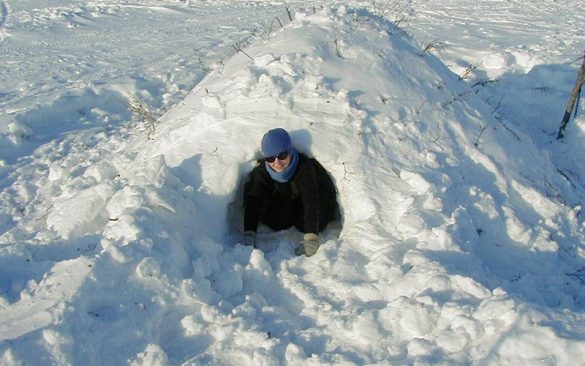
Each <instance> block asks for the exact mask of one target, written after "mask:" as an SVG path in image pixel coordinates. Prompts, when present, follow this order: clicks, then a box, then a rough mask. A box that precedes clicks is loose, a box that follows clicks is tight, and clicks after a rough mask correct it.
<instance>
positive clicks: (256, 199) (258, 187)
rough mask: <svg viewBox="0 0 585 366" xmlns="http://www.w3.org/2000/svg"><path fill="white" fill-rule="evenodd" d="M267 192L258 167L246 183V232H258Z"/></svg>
mask: <svg viewBox="0 0 585 366" xmlns="http://www.w3.org/2000/svg"><path fill="white" fill-rule="evenodd" d="M265 192H266V187H265V184H264V179H263V177H262V173H261V171H260V167H259V166H257V167H256V168H254V170H252V172H250V174H249V175H248V177H247V178H246V182H245V183H244V231H254V232H256V231H257V230H258V223H259V222H260V209H261V208H262V203H263V202H264V198H265V194H266V193H265Z"/></svg>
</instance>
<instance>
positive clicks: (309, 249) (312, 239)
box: [295, 233, 319, 257]
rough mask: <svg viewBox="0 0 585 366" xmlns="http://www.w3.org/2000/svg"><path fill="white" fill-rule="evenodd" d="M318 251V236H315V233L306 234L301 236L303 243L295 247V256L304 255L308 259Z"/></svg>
mask: <svg viewBox="0 0 585 366" xmlns="http://www.w3.org/2000/svg"><path fill="white" fill-rule="evenodd" d="M318 249H319V234H315V233H306V234H305V235H304V236H303V241H302V242H301V245H299V246H298V247H297V249H296V250H295V254H296V255H303V254H304V255H306V256H307V257H310V256H312V255H314V254H315V253H317V250H318Z"/></svg>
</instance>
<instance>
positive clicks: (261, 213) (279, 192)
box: [244, 153, 338, 233]
mask: <svg viewBox="0 0 585 366" xmlns="http://www.w3.org/2000/svg"><path fill="white" fill-rule="evenodd" d="M336 195H337V193H336V190H335V185H334V184H333V181H332V180H331V177H330V176H329V174H328V173H327V171H326V170H325V168H323V166H322V165H321V164H320V163H319V162H318V161H317V160H315V159H314V158H309V157H307V156H305V155H303V154H301V153H299V162H298V165H297V168H296V171H295V173H294V174H293V176H292V177H291V179H290V180H289V181H288V182H286V183H280V182H277V181H275V180H273V179H272V178H271V177H270V174H269V173H268V171H267V170H266V166H265V164H264V162H263V161H262V162H260V163H259V164H258V165H257V166H256V167H255V168H254V169H253V170H252V172H250V174H249V175H248V177H247V180H246V183H245V185H244V230H245V231H248V230H251V231H256V230H257V228H258V223H259V222H262V223H264V224H266V225H268V226H269V227H271V228H272V229H274V230H282V229H286V228H288V227H291V226H293V225H294V226H296V227H297V229H299V230H300V231H302V232H305V233H318V232H320V231H322V230H323V229H324V228H325V226H327V223H328V222H330V221H331V220H332V219H335V218H336V217H337V213H338V205H337V198H336Z"/></svg>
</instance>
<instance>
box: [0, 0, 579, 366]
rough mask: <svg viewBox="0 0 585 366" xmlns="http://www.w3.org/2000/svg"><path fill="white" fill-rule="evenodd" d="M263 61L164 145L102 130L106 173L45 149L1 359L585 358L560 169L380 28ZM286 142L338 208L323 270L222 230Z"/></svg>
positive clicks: (21, 233) (363, 20)
mask: <svg viewBox="0 0 585 366" xmlns="http://www.w3.org/2000/svg"><path fill="white" fill-rule="evenodd" d="M245 52H246V53H247V54H248V55H250V56H251V57H252V59H253V60H251V59H250V58H249V57H248V56H247V55H245V54H243V53H239V54H237V55H236V56H235V57H234V58H232V59H231V60H229V61H226V62H225V65H224V67H223V69H222V72H221V74H220V73H218V72H215V73H211V74H210V75H209V76H208V77H207V78H206V79H205V80H203V81H202V82H201V83H200V84H199V85H198V86H197V87H196V89H195V90H194V91H193V92H192V93H191V94H190V95H189V96H188V97H187V98H186V99H185V100H184V101H183V102H182V103H181V104H180V105H178V106H177V107H176V108H173V109H172V110H170V111H169V112H168V113H167V114H165V115H164V116H163V117H162V119H161V120H160V126H159V128H157V131H156V133H155V134H154V135H153V138H154V139H153V140H148V139H147V137H146V135H145V134H143V135H140V136H138V137H137V138H134V139H131V140H130V141H129V142H128V143H126V141H124V140H122V138H121V137H120V140H118V141H116V138H117V137H116V136H113V137H111V138H110V136H107V133H108V132H104V131H98V133H101V134H103V135H104V136H103V137H104V139H99V141H98V140H92V139H91V137H90V134H89V133H88V134H87V142H88V145H89V146H92V147H93V148H94V149H93V150H91V151H94V152H96V155H95V156H89V157H87V160H84V159H82V158H81V157H82V156H84V155H81V154H77V153H76V151H73V149H75V148H80V147H78V146H73V145H70V144H68V142H71V140H69V138H68V137H67V136H65V137H63V139H61V140H60V141H56V142H54V143H53V146H50V147H47V148H46V149H47V150H45V151H48V152H50V153H49V154H48V157H47V159H46V165H47V167H48V168H49V174H48V176H47V178H46V179H45V180H44V181H43V182H42V183H43V184H42V187H36V188H34V187H30V184H27V182H26V180H25V179H24V178H23V179H22V180H21V181H19V182H18V184H16V185H14V187H15V188H14V189H21V190H22V193H21V194H20V197H23V196H26V194H27V192H33V191H34V190H35V189H38V190H39V191H40V195H42V196H41V197H39V195H38V194H37V195H36V196H35V197H37V198H35V199H36V200H37V202H35V203H36V204H35V205H32V206H28V205H27V206H26V207H25V209H28V210H34V212H29V213H28V215H22V220H21V222H20V223H19V224H18V225H17V226H16V227H15V228H14V229H12V230H9V231H8V232H7V233H5V234H4V235H3V236H2V241H3V242H4V243H9V242H12V243H16V244H14V245H10V246H5V247H3V248H2V250H3V251H5V252H6V256H4V255H3V256H2V257H1V258H2V259H3V260H4V262H5V263H6V264H7V265H13V266H14V264H21V266H20V267H19V268H21V269H20V271H21V272H20V274H21V275H22V277H23V280H22V281H10V282H11V284H12V286H14V288H12V289H9V290H8V291H3V292H6V293H8V294H9V296H6V298H4V296H3V298H2V301H3V303H2V305H3V309H2V319H3V320H2V324H1V326H2V328H1V329H2V330H3V331H2V332H0V334H2V335H3V337H4V338H3V340H9V342H3V343H2V345H1V346H0V352H1V353H0V354H1V357H2V358H0V360H2V362H4V363H7V364H18V363H19V362H21V363H22V362H34V361H35V360H40V359H46V360H50V361H49V362H51V363H57V364H133V365H171V364H184V365H202V364H210V363H213V364H222V365H229V364H234V365H243V364H244V365H245V364H250V365H258V364H265V365H279V364H309V365H311V364H314V365H324V364H331V365H343V364H347V365H353V364H420V365H426V364H480V363H481V364H561V365H571V364H574V363H575V362H578V361H579V360H580V359H582V357H583V354H585V343H584V342H583V339H582V334H583V329H582V326H581V325H579V324H582V322H583V312H582V310H581V309H582V306H583V289H582V287H581V286H580V285H579V283H577V282H576V281H568V280H567V276H566V275H565V274H566V273H567V272H570V271H572V270H575V268H578V267H579V265H580V264H582V260H583V253H582V252H579V250H581V251H582V248H581V247H580V246H579V245H574V243H582V242H583V239H584V238H583V231H582V227H580V224H579V218H578V217H577V213H576V209H575V208H571V207H569V206H568V205H563V204H562V203H560V202H558V201H555V200H554V199H552V198H551V197H547V196H545V195H543V194H542V193H541V192H542V189H541V188H542V187H541V186H540V185H539V183H534V181H535V179H534V177H536V176H538V172H539V171H542V170H544V171H552V170H554V167H553V165H552V163H551V162H550V159H549V158H548V156H547V155H546V154H545V153H543V152H541V151H539V149H538V148H537V147H536V146H535V145H534V144H533V143H532V140H531V139H530V138H527V137H526V136H523V135H522V134H521V133H520V132H518V131H515V133H512V132H511V131H510V130H509V129H506V128H504V127H503V126H502V124H501V123H499V121H498V120H497V119H495V118H494V117H493V116H492V115H491V113H490V112H491V110H490V108H488V107H486V105H485V103H484V102H483V101H482V100H481V99H479V98H477V97H476V96H475V92H474V91H473V89H472V88H471V87H470V86H469V85H467V84H465V83H464V82H463V81H461V80H458V78H457V76H456V75H454V74H453V73H451V72H450V71H449V70H448V69H447V68H446V67H445V66H444V65H442V64H441V62H440V61H439V60H438V59H437V58H435V57H434V56H432V55H424V56H421V55H420V53H419V51H418V49H417V48H416V47H415V45H414V44H413V42H412V40H411V39H410V38H409V37H408V36H406V34H405V33H403V32H402V31H401V30H399V29H397V28H395V27H393V26H392V25H390V24H389V23H387V22H385V21H383V20H380V19H379V18H376V17H374V16H372V15H371V14H369V13H367V12H365V11H362V10H357V11H355V10H353V9H351V8H347V7H343V6H342V7H339V8H327V9H325V10H323V11H321V12H319V13H318V14H316V15H311V14H310V13H307V14H302V13H298V14H297V15H296V20H295V22H293V23H292V24H291V25H290V26H288V27H287V28H285V29H284V30H282V31H281V32H278V33H275V34H274V35H273V36H272V37H271V39H270V41H269V42H256V43H254V44H252V45H251V46H250V47H248V48H246V49H245ZM276 126H281V127H284V128H287V129H288V130H289V131H291V133H292V136H293V140H294V142H295V145H297V146H298V147H299V148H300V149H301V150H303V151H306V152H309V153H311V154H312V155H314V156H316V157H317V158H318V159H319V160H320V161H321V162H322V163H323V165H324V166H325V167H326V168H327V169H328V170H329V172H331V174H332V176H333V178H334V179H335V181H336V184H337V187H338V189H339V200H340V203H341V206H342V211H343V222H342V228H341V232H340V233H339V236H338V237H337V236H336V234H335V232H334V231H333V230H331V231H330V232H327V233H325V235H323V237H324V239H325V240H324V242H323V244H322V247H321V248H320V250H319V252H318V253H317V255H315V256H314V257H311V258H310V259H307V258H304V257H295V256H294V255H293V250H294V245H295V243H296V241H297V240H298V239H299V234H298V233H295V232H294V231H290V232H286V233H284V235H283V236H282V237H276V236H274V237H268V239H267V242H266V243H264V245H265V248H264V249H265V250H264V251H261V250H255V249H252V248H248V247H243V246H240V245H235V246H234V245H233V243H232V242H233V240H232V236H231V235H230V233H229V229H228V222H227V221H226V219H225V216H226V208H227V207H228V205H229V204H230V203H231V202H232V201H233V200H234V199H235V192H236V190H237V186H238V184H240V182H241V177H242V176H243V175H245V173H247V172H248V171H249V170H250V169H252V167H253V164H254V159H255V158H256V157H257V149H258V143H259V140H260V137H261V136H262V134H263V133H264V132H265V131H266V130H267V129H269V128H272V127H276ZM484 127H486V128H485V129H484ZM517 136H521V139H518V138H517ZM106 137H107V139H105V138H106ZM60 151H61V152H62V153H68V155H67V156H68V158H66V159H61V158H59V157H58V155H59V154H60ZM106 151H108V152H109V153H107V154H106V153H105V152H106ZM84 158H85V156H84ZM52 160H54V161H56V162H58V164H52ZM526 160H533V161H538V162H540V164H539V165H540V166H539V167H532V166H530V165H527V164H526ZM31 174H33V172H31ZM552 184H553V185H554V188H555V189H556V190H558V191H559V192H562V193H563V195H564V194H567V195H568V196H570V193H567V192H570V191H571V189H572V187H571V186H570V184H569V183H567V182H566V181H564V180H562V179H558V180H554V181H552ZM31 195H32V193H31ZM5 196H6V197H8V198H12V197H14V196H13V195H8V194H5ZM17 197H18V196H17ZM41 198H43V199H41ZM11 207H18V202H14V204H13V205H12V206H11ZM36 211H38V212H44V215H43V216H41V214H37V212H36ZM38 217H42V218H43V219H42V220H39V219H38ZM30 233H32V235H33V237H32V238H30V237H28V236H27V235H30ZM40 243H51V244H52V245H50V246H49V245H46V246H44V247H43V245H33V244H40ZM55 243H61V244H60V245H59V244H58V245H55ZM61 248H63V249H65V250H64V251H63V252H61V251H59V249H61ZM559 253H560V254H559ZM65 257H66V258H65ZM27 260H28V261H32V262H33V263H35V264H37V263H38V265H39V266H40V269H36V270H35V269H33V268H32V266H29V267H26V263H27ZM51 260H52V261H55V262H57V263H56V264H55V265H53V263H54V262H51ZM14 267H16V266H14ZM10 273H12V274H14V275H15V276H16V275H18V274H19V273H18V271H11V272H10ZM73 274H74V275H73ZM27 277H29V278H30V277H35V278H37V279H36V280H35V281H34V282H29V283H28V284H26V283H23V282H24V281H25V280H24V279H25V278H27ZM29 293H30V295H27V294H29ZM29 309H30V311H29ZM29 314H31V315H32V317H29V316H28V315H29ZM5 319H8V320H5Z"/></svg>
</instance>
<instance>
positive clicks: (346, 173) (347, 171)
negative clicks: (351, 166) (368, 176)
mask: <svg viewBox="0 0 585 366" xmlns="http://www.w3.org/2000/svg"><path fill="white" fill-rule="evenodd" d="M341 164H342V165H343V178H341V181H342V182H343V181H344V180H346V181H348V182H349V181H350V180H349V179H347V178H346V177H347V175H348V174H349V175H355V173H354V172H350V171H349V170H347V163H346V162H345V161H344V162H342V163H341Z"/></svg>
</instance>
